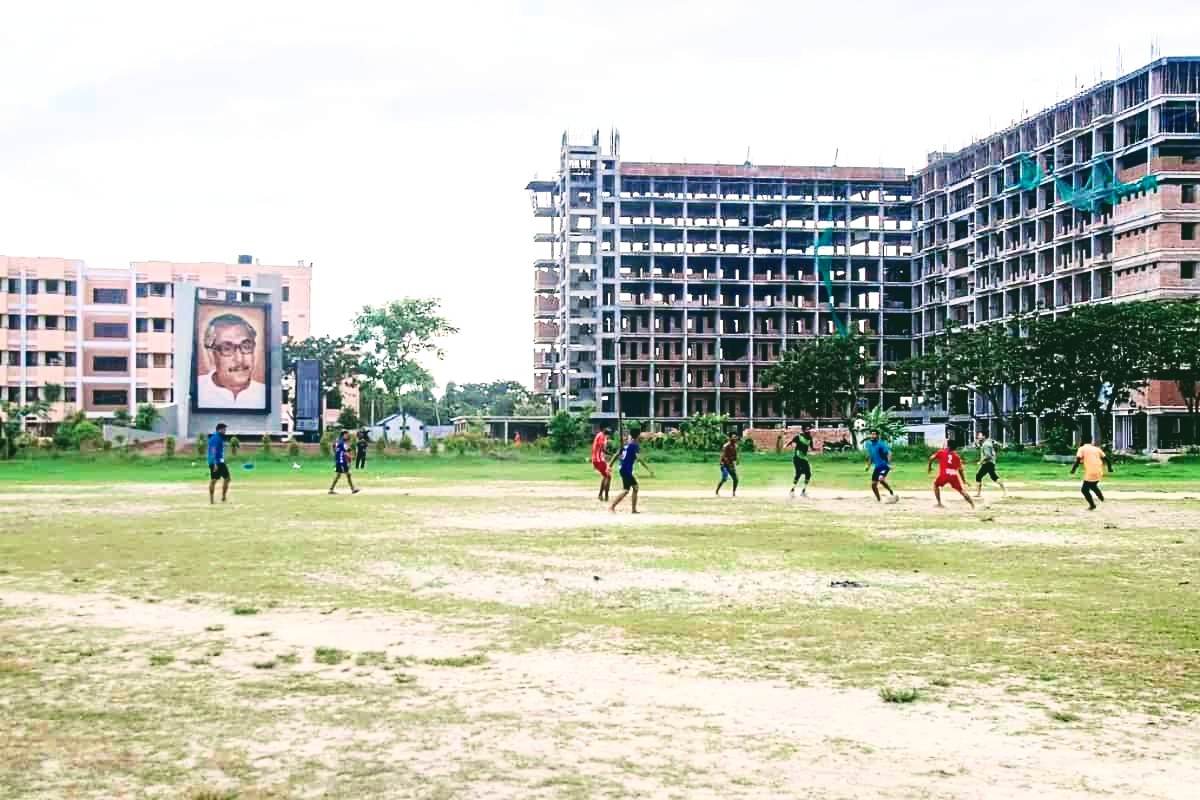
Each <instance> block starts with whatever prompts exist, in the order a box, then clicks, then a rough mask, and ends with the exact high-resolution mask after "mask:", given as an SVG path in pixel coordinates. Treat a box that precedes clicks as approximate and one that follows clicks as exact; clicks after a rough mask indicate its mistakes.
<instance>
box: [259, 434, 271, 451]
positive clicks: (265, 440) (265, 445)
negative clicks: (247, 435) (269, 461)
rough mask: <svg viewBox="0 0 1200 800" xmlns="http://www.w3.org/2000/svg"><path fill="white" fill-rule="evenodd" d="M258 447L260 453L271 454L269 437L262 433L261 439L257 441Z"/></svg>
mask: <svg viewBox="0 0 1200 800" xmlns="http://www.w3.org/2000/svg"><path fill="white" fill-rule="evenodd" d="M258 447H259V450H260V451H261V453H262V455H264V456H269V455H271V437H270V436H268V435H267V434H265V433H264V434H263V435H262V441H261V442H260V443H259V446H258Z"/></svg>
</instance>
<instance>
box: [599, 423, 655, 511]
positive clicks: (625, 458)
mask: <svg viewBox="0 0 1200 800" xmlns="http://www.w3.org/2000/svg"><path fill="white" fill-rule="evenodd" d="M641 449H642V448H641V445H639V444H638V437H637V434H636V433H634V432H633V431H630V432H629V433H628V434H626V436H625V444H624V446H623V447H621V450H620V452H619V453H617V454H616V455H615V456H613V458H612V461H610V462H609V466H610V467H611V466H612V465H613V464H616V463H617V462H618V461H620V462H621V468H620V469H619V470H618V472H619V473H620V475H621V486H622V487H623V489H624V491H622V492H621V493H620V494H619V495H617V499H616V500H613V501H612V505H610V506H609V507H608V510H609V511H612V512H614V513H615V512H616V510H617V506H618V505H620V504H621V501H622V500H624V499H625V495H627V494H629V493H630V492H633V500H632V502H633V513H634V514H637V513H639V512H638V510H637V501H638V482H637V478H635V477H634V476H633V468H634V466H636V465H637V464H638V463H639V462H641V465H642V466H643V467H645V468H646V471H647V472H649V473H650V477H654V470H652V469H650V465H649V464H647V463H646V462H645V460H644V459H643V458H642V456H641Z"/></svg>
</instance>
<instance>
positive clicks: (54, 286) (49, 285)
mask: <svg viewBox="0 0 1200 800" xmlns="http://www.w3.org/2000/svg"><path fill="white" fill-rule="evenodd" d="M44 283H45V284H46V294H58V281H56V280H52V279H47V280H46V281H44Z"/></svg>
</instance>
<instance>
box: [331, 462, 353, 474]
mask: <svg viewBox="0 0 1200 800" xmlns="http://www.w3.org/2000/svg"><path fill="white" fill-rule="evenodd" d="M333 471H334V472H336V473H337V474H338V475H349V474H350V463H349V462H346V463H345V464H343V463H341V462H340V461H338V462H335V463H334V465H333Z"/></svg>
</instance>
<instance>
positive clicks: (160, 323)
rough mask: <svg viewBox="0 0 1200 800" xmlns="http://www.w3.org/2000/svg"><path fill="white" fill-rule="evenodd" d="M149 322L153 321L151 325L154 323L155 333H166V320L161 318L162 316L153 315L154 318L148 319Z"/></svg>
mask: <svg viewBox="0 0 1200 800" xmlns="http://www.w3.org/2000/svg"><path fill="white" fill-rule="evenodd" d="M150 322H151V323H153V325H154V332H155V333H166V332H167V321H166V320H165V319H163V318H162V317H155V318H154V319H152V320H150Z"/></svg>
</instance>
